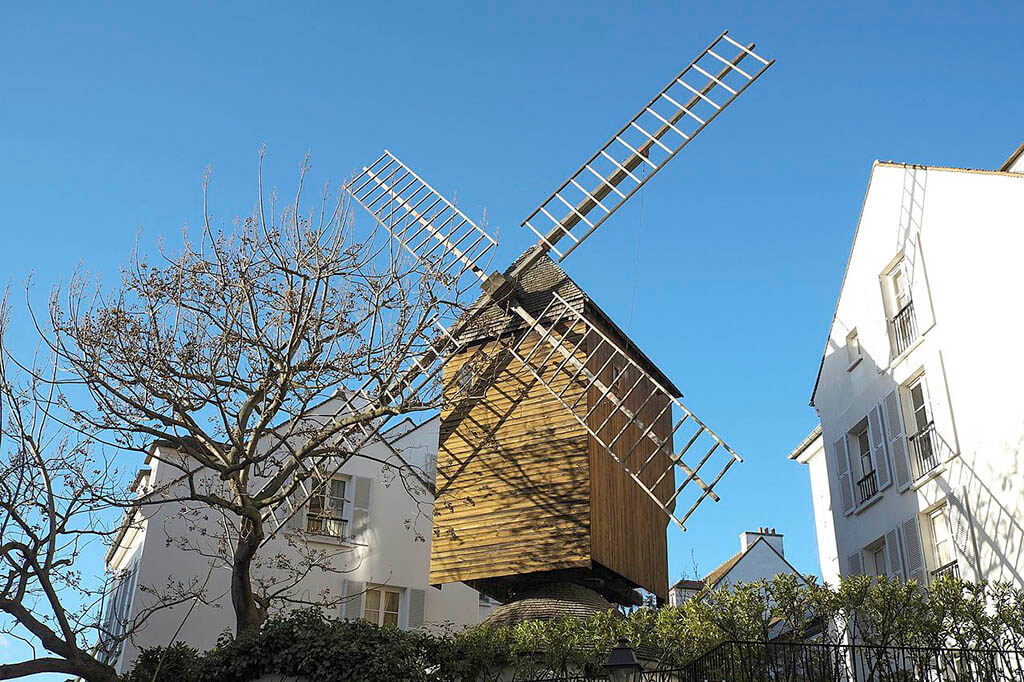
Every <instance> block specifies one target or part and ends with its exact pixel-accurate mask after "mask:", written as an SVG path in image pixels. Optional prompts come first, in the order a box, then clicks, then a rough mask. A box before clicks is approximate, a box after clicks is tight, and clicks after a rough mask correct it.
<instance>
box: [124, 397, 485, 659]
mask: <svg viewBox="0 0 1024 682" xmlns="http://www.w3.org/2000/svg"><path fill="white" fill-rule="evenodd" d="M438 424H439V420H438V419H437V418H436V417H435V418H434V419H432V420H430V421H428V422H426V423H424V424H422V425H420V426H419V427H418V428H416V429H415V430H412V431H410V432H408V433H406V434H405V435H403V436H402V437H400V438H399V439H398V440H396V441H395V442H394V443H393V446H394V447H395V449H396V450H398V451H399V452H400V453H401V455H402V458H403V459H405V460H406V461H407V462H408V463H409V464H411V465H413V466H415V467H418V468H419V469H421V470H430V467H429V466H428V462H429V460H430V459H431V458H434V457H436V452H437V443H438ZM159 454H160V456H161V457H173V456H174V453H173V451H166V450H162V451H161V452H160V453H159ZM364 454H365V455H367V457H368V458H363V457H356V458H353V459H352V460H350V461H349V462H348V463H346V464H345V466H344V467H343V468H342V470H341V472H340V473H342V474H345V475H349V476H352V477H356V476H361V477H366V478H369V479H372V484H371V488H370V490H371V492H370V508H369V519H368V527H367V531H366V532H365V533H363V534H362V535H361V536H360V539H359V544H357V545H352V544H349V545H343V544H340V543H337V542H331V541H330V540H328V539H323V540H322V541H310V543H309V545H308V548H311V549H321V550H327V551H330V552H332V553H333V554H334V556H333V557H332V565H333V568H334V572H322V571H317V572H315V573H312V574H310V575H308V576H306V577H305V578H304V579H303V580H302V582H301V583H300V584H299V585H298V586H297V588H296V589H295V590H293V591H292V592H291V594H293V595H294V596H297V597H299V598H304V599H314V600H315V599H316V597H317V595H319V594H321V593H322V592H323V591H325V590H326V591H329V593H330V594H331V595H333V596H335V597H340V596H342V595H344V588H345V585H346V582H345V581H351V582H356V583H359V584H362V585H366V584H376V585H386V586H389V587H392V588H396V589H398V590H400V591H401V592H402V600H401V615H400V626H402V627H406V626H407V625H408V606H409V598H408V597H409V591H410V590H423V591H424V595H425V604H424V614H425V619H424V620H425V624H424V626H425V627H427V628H439V627H447V626H454V627H463V626H467V625H471V624H474V623H476V622H478V621H479V619H480V618H481V616H482V615H486V613H487V611H488V609H486V608H482V607H481V604H480V601H479V595H478V593H477V592H476V591H474V590H472V589H470V588H469V587H467V586H465V585H463V584H461V583H456V584H450V585H445V586H443V588H441V589H437V588H433V587H430V586H429V585H427V574H428V568H429V557H430V542H431V513H432V499H431V497H430V495H429V494H428V493H426V492H425V491H423V492H419V493H417V494H415V495H410V493H409V492H408V491H407V490H406V487H405V486H403V484H402V482H401V481H400V480H398V479H397V477H396V476H395V475H394V474H393V473H391V472H390V470H388V469H386V468H384V467H382V466H381V464H380V463H379V462H376V461H372V460H371V459H369V458H378V459H384V460H391V461H394V455H393V453H391V451H390V450H388V449H387V447H386V446H385V445H383V444H379V443H378V444H375V445H370V446H368V447H367V448H366V449H365V450H364ZM151 469H152V471H151V474H150V484H152V485H153V486H155V487H159V486H161V485H162V484H164V483H166V482H168V481H171V480H173V479H175V478H177V477H178V476H179V475H180V472H179V471H178V470H177V469H175V468H174V467H172V466H169V465H167V464H165V463H162V462H160V461H159V460H158V459H153V460H152V461H151ZM217 520H218V519H217V515H216V514H208V515H207V517H206V519H205V521H203V522H201V523H200V525H202V523H206V524H210V525H212V524H215V523H216V522H217ZM193 524H195V520H194V519H192V520H186V519H185V517H184V516H183V515H182V514H181V513H180V504H179V503H173V502H168V503H164V504H162V505H159V506H155V507H147V508H146V511H145V519H144V521H143V522H142V523H141V524H140V525H141V526H142V528H141V530H140V531H132V532H130V533H129V534H127V535H126V536H125V541H124V542H123V543H122V544H123V545H124V547H123V548H122V549H119V550H117V551H115V552H113V553H112V556H111V568H113V569H114V570H118V569H121V568H124V567H126V566H127V565H129V563H130V562H131V561H134V560H138V561H139V573H138V578H137V585H138V587H137V589H136V591H135V595H134V599H133V607H132V613H133V615H134V614H135V613H138V612H139V610H140V609H141V608H143V607H144V606H145V605H146V604H147V603H151V601H152V599H153V597H152V596H151V595H150V594H147V593H146V592H145V588H156V589H161V588H165V587H166V586H167V585H168V584H171V583H174V582H175V581H186V580H188V579H190V578H193V577H199V578H202V579H206V576H207V574H208V575H209V579H208V582H207V585H206V593H207V598H208V600H209V601H210V602H212V603H210V604H202V603H196V604H195V605H193V604H192V603H191V602H190V603H188V604H183V605H180V606H176V607H174V608H171V609H167V610H163V611H161V612H160V613H159V614H158V615H156V616H154V617H153V618H151V619H150V620H149V622H148V623H147V625H146V626H145V628H144V629H143V630H142V631H141V632H140V633H138V634H137V635H136V636H135V637H134V638H133V640H132V641H131V642H129V643H128V645H127V646H126V647H125V650H124V652H123V654H122V657H121V662H120V666H119V667H120V668H122V669H123V668H124V666H125V665H126V664H127V663H129V662H130V661H132V660H133V659H134V657H135V656H136V654H137V652H138V649H139V648H141V647H149V646H154V645H158V644H167V643H168V642H170V641H172V640H176V641H183V642H186V643H188V644H189V645H191V646H195V647H197V648H199V649H207V648H209V647H211V646H213V644H215V642H216V639H217V637H218V635H219V634H220V633H222V632H224V631H229V630H233V629H234V612H233V610H232V608H231V600H230V592H229V585H230V570H229V568H228V567H226V566H222V565H218V564H216V563H215V562H214V563H211V561H210V560H209V559H208V558H206V557H204V556H202V555H201V554H199V553H196V552H192V551H186V550H184V549H182V548H181V547H179V546H178V543H177V542H176V539H178V538H181V537H189V538H190V539H191V540H193V541H198V542H200V543H201V542H202V540H201V535H200V533H199V532H198V528H197V527H194V526H193ZM296 537H297V536H294V535H291V534H285V535H284V536H282V537H276V538H274V539H273V540H271V541H270V543H268V545H267V546H265V548H264V552H263V554H262V556H267V557H269V556H272V555H276V554H278V553H280V554H282V555H283V556H286V557H287V556H292V557H294V556H295V553H296V552H299V551H304V550H303V548H302V546H301V545H294V544H293V545H289V541H288V540H289V538H292V539H293V540H295V539H296ZM306 537H307V539H308V537H309V536H306ZM204 546H206V547H207V548H208V549H212V547H211V546H210V545H209V543H207V544H205V545H204ZM258 571H259V572H260V573H261V574H263V575H267V574H268V572H269V569H266V568H264V569H258ZM190 608H191V613H189V610H190ZM342 609H344V607H338V608H336V609H334V610H333V613H334V615H336V616H341V615H342V613H343V611H342ZM331 612H332V611H330V610H329V611H328V613H331ZM183 622H184V624H183ZM179 628H180V631H179ZM176 632H177V634H175V633H176Z"/></svg>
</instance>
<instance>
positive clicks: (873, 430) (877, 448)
mask: <svg viewBox="0 0 1024 682" xmlns="http://www.w3.org/2000/svg"><path fill="white" fill-rule="evenodd" d="M868 441H869V442H870V446H871V459H872V460H874V462H875V475H876V476H877V481H878V490H879V491H881V490H883V489H884V488H888V487H889V483H891V481H890V480H889V458H888V457H886V454H885V436H883V435H882V406H881V405H876V406H875V407H874V408H872V409H871V411H870V412H868Z"/></svg>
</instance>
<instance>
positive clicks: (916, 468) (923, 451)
mask: <svg viewBox="0 0 1024 682" xmlns="http://www.w3.org/2000/svg"><path fill="white" fill-rule="evenodd" d="M910 453H911V457H912V460H913V473H914V478H915V479H918V478H921V477H922V476H924V475H925V474H927V473H928V472H929V471H931V470H932V469H934V468H935V467H937V466H939V443H938V438H937V437H936V434H935V424H934V423H932V422H928V425H927V426H925V427H924V428H923V429H921V430H920V431H918V432H917V433H915V434H914V435H913V436H911V437H910Z"/></svg>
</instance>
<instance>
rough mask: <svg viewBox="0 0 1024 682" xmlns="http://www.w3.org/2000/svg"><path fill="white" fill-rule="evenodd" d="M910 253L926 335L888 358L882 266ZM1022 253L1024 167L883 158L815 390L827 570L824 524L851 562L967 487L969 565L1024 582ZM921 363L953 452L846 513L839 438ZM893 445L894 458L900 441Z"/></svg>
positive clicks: (965, 566) (969, 572)
mask: <svg viewBox="0 0 1024 682" xmlns="http://www.w3.org/2000/svg"><path fill="white" fill-rule="evenodd" d="M901 253H903V254H905V258H906V260H907V262H908V263H909V264H910V270H911V273H912V279H913V281H912V284H911V290H912V295H913V302H914V308H915V311H918V312H917V319H918V326H919V328H920V340H919V342H918V343H916V344H915V345H913V346H911V348H910V350H909V351H907V352H905V353H904V354H903V355H901V356H900V357H897V358H893V357H892V351H891V346H890V339H889V331H888V327H887V317H886V312H885V307H884V304H883V293H882V285H881V281H880V276H881V275H882V273H883V272H884V271H885V269H886V267H887V265H889V264H890V263H892V262H893V260H894V258H896V257H897V256H898V255H899V254H901ZM1022 254H1024V176H1022V175H1013V174H1008V173H986V172H967V171H960V170H956V169H942V168H922V167H908V166H903V165H896V164H876V165H875V166H874V168H873V170H872V174H871V179H870V182H869V186H868V190H867V194H866V196H865V200H864V205H863V211H862V215H861V218H860V223H859V227H858V230H857V234H856V237H855V241H854V245H853V249H852V253H851V257H850V261H849V265H848V269H847V273H846V277H845V280H844V284H843V288H842V292H841V294H840V298H839V302H838V306H837V310H836V316H835V321H834V323H833V326H832V329H831V332H830V335H829V339H828V345H827V348H826V349H825V357H824V362H823V366H822V371H821V376H820V380H819V383H818V386H817V390H816V392H815V395H814V406H815V408H816V409H817V410H818V413H819V417H820V419H821V425H822V430H823V441H824V444H825V454H824V456H822V455H821V454H818V455H816V456H810V457H808V458H807V461H806V463H807V464H808V465H809V469H810V474H811V483H812V489H813V491H814V496H815V507H814V508H815V516H816V520H817V527H818V535H819V553H820V558H821V564H822V571H823V573H824V574H825V578H826V579H828V578H829V572H830V570H832V569H830V568H829V566H830V565H834V562H835V557H833V556H832V555H831V547H830V544H831V543H830V541H829V540H828V539H827V536H829V535H832V536H833V537H834V538H835V545H836V549H837V554H838V560H839V564H840V568H841V570H842V572H843V573H846V572H847V571H848V566H847V565H846V564H847V557H849V556H850V555H851V554H852V553H854V552H856V551H858V550H859V549H861V548H863V547H865V546H866V545H868V544H869V543H872V542H874V541H876V540H878V539H879V538H880V537H882V536H883V535H884V534H885V533H886V532H888V531H890V530H892V529H893V528H895V527H896V526H897V525H899V524H901V523H903V522H904V521H905V520H907V519H910V518H914V517H915V516H918V517H919V514H920V513H921V512H923V511H925V510H927V509H929V508H931V507H933V506H935V505H939V504H942V503H944V502H946V501H947V497H948V495H949V494H950V493H951V492H952V493H960V492H964V491H966V494H965V495H963V498H964V499H965V500H966V501H967V502H968V504H969V506H970V508H971V509H970V518H971V523H972V531H973V532H972V533H971V534H970V537H969V538H967V539H966V540H964V542H963V545H964V547H965V549H966V550H972V549H974V547H972V545H974V544H975V543H976V549H977V550H978V551H977V552H974V551H966V552H962V553H961V559H962V560H961V561H960V565H959V568H960V571H961V574H962V575H964V576H965V577H968V578H975V577H979V576H978V575H977V574H978V570H980V574H981V575H980V577H984V578H988V579H1004V580H1012V581H1014V582H1016V583H1017V584H1019V585H1024V579H1022V575H1021V574H1022V569H1024V564H1022V559H1024V556H1022V551H1024V530H1022V523H1024V476H1022V473H1024V471H1022V469H1024V452H1022V447H1024V440H1022V439H1024V407H1022V400H1021V398H1020V386H1021V384H1022V381H1024V365H1022V364H1021V362H1020V358H1019V356H1020V344H1021V338H1022V333H1024V324H1022V315H1021V313H1020V310H1021V307H1022V305H1021V300H1020V299H1021V294H1022V293H1024V269H1022V267H1021V257H1022ZM853 329H856V331H857V336H858V338H859V341H860V345H861V347H862V349H863V359H862V360H861V362H860V363H859V364H857V365H856V366H854V367H853V368H852V369H851V368H850V363H849V361H848V356H847V348H846V341H847V335H848V334H849V333H850V331H851V330H853ZM922 370H923V371H924V374H925V377H926V381H927V384H928V389H929V393H930V404H931V410H932V418H933V420H934V423H935V428H936V432H937V434H938V437H939V439H940V441H941V443H942V448H943V453H942V459H943V460H948V461H946V462H945V463H944V464H943V465H942V466H940V467H939V469H938V470H937V472H936V473H937V475H935V476H934V477H932V478H930V479H928V480H922V481H919V482H918V483H917V484H915V485H914V486H913V487H911V488H910V489H908V490H906V491H903V492H899V491H897V490H896V486H895V485H892V486H890V487H889V488H887V489H885V490H883V491H882V492H881V494H880V495H877V496H876V497H875V498H874V499H873V500H872V503H871V504H870V505H868V506H865V507H864V508H862V509H858V510H857V511H856V512H855V513H853V514H851V515H845V514H844V513H843V510H842V505H841V504H840V503H839V500H840V491H839V483H838V478H837V475H836V459H835V456H836V455H835V452H834V449H833V443H834V442H835V441H836V439H838V438H840V437H841V436H842V435H843V434H845V433H847V432H848V431H849V430H850V429H851V428H852V427H853V426H854V425H855V424H857V423H858V422H859V421H860V420H862V419H864V417H865V416H866V415H867V414H868V412H869V410H871V409H872V408H873V407H875V406H876V405H879V404H880V403H882V401H883V400H884V398H885V396H886V395H887V394H888V393H889V392H890V391H892V390H893V389H894V388H895V387H897V386H900V385H905V384H906V382H908V380H911V379H912V378H913V377H914V376H915V375H916V374H918V373H919V372H921V371H922ZM885 452H886V457H887V459H886V461H887V462H888V466H889V471H890V472H891V471H892V465H893V463H894V462H893V459H892V457H893V452H892V451H891V448H888V447H887V448H886V450H885ZM856 478H857V476H856V474H855V475H854V480H856ZM919 518H920V517H919ZM830 525H831V528H830V527H829V526H830ZM922 532H923V533H924V537H923V541H924V542H925V544H926V545H928V543H929V538H928V537H927V529H926V528H922ZM929 549H930V548H929V547H928V546H926V547H925V560H926V564H927V569H929V570H932V569H934V568H936V566H935V565H934V561H933V557H931V555H930V551H929ZM903 551H904V552H905V551H906V547H904V548H903ZM970 554H976V556H969V555H970ZM905 558H906V557H905V555H904V559H905Z"/></svg>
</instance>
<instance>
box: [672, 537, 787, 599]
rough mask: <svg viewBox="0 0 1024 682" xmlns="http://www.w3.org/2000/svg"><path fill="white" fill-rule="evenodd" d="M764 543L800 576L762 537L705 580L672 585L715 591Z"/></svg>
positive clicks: (679, 582) (684, 581) (686, 588)
mask: <svg viewBox="0 0 1024 682" xmlns="http://www.w3.org/2000/svg"><path fill="white" fill-rule="evenodd" d="M762 542H763V543H765V545H767V546H768V548H769V549H770V550H771V551H773V552H775V554H776V555H777V556H778V557H779V558H780V559H782V561H783V563H785V564H786V566H788V567H789V569H790V570H791V571H793V573H795V574H796V575H798V576H799V575H800V571H798V570H796V568H794V567H793V564H791V563H789V561H788V560H787V559H786V557H784V556H783V555H782V553H781V552H779V550H777V549H775V547H774V546H773V545H772V543H770V542H768V541H767V540H766V539H765V538H764V536H763V535H762V536H761V537H759V538H758V539H757V540H755V541H754V542H752V543H751V544H750V546H749V547H747V548H746V549H745V550H740V551H739V552H736V553H735V554H733V555H732V556H731V557H729V558H728V559H726V560H725V561H723V562H722V563H721V564H719V566H718V567H717V568H715V569H714V570H713V571H711V572H710V573H708V574H707V575H706V576H704V579H703V580H679V581H677V582H676V583H675V584H674V585H672V587H673V588H676V587H679V588H682V589H684V590H693V589H703V588H705V587H706V588H708V589H712V590H713V589H714V588H715V587H717V586H718V584H719V583H720V582H722V580H723V579H724V578H725V576H727V575H729V572H730V571H731V570H732V569H733V568H734V567H735V566H736V564H738V563H739V562H740V560H741V559H742V558H743V557H745V556H746V555H747V554H749V553H750V552H751V551H752V550H753V549H754V547H756V546H757V545H758V544H760V543H762ZM801 578H803V576H801Z"/></svg>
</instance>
